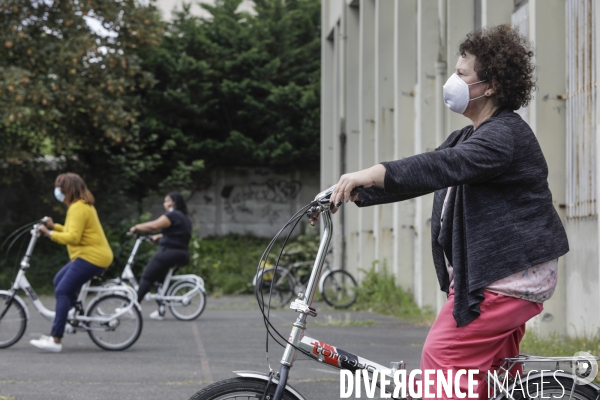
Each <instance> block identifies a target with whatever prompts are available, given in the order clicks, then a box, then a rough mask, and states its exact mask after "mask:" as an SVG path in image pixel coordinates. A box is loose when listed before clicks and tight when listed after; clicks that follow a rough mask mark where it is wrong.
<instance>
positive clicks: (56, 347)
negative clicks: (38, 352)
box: [29, 335, 62, 353]
mask: <svg viewBox="0 0 600 400" xmlns="http://www.w3.org/2000/svg"><path fill="white" fill-rule="evenodd" d="M29 343H31V344H32V345H34V346H35V347H37V348H38V349H42V350H46V351H49V352H52V353H60V351H61V350H62V343H55V342H54V338H53V337H52V336H45V335H42V337H41V338H39V339H38V340H35V339H34V340H30V341H29Z"/></svg>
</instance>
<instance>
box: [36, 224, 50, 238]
mask: <svg viewBox="0 0 600 400" xmlns="http://www.w3.org/2000/svg"><path fill="white" fill-rule="evenodd" d="M52 226H53V227H54V225H52ZM37 231H38V232H39V233H42V234H43V235H44V236H48V237H50V230H49V229H48V228H46V225H42V224H40V225H38V228H37Z"/></svg>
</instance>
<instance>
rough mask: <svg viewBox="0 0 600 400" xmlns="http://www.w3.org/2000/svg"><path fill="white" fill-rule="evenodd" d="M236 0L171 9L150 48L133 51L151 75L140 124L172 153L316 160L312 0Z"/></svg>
mask: <svg viewBox="0 0 600 400" xmlns="http://www.w3.org/2000/svg"><path fill="white" fill-rule="evenodd" d="M240 2H241V0H218V1H216V4H215V5H214V6H211V5H207V4H202V7H204V8H205V9H206V10H207V11H208V12H210V14H211V15H212V18H210V19H200V18H197V17H194V16H192V15H191V14H190V12H189V7H184V9H183V11H181V12H178V13H176V14H175V18H174V20H173V22H172V23H171V24H170V25H169V27H168V29H167V31H166V34H165V37H164V39H163V41H162V43H161V45H160V46H159V47H153V48H148V49H146V50H147V51H146V52H144V53H141V56H142V58H143V59H144V60H145V61H144V67H145V69H147V70H148V71H151V72H152V73H153V74H154V76H155V78H156V80H157V84H156V85H154V86H153V87H151V88H148V89H147V90H146V92H145V96H144V110H143V123H142V132H143V134H144V135H146V136H147V137H149V136H152V135H154V136H153V137H155V138H156V139H157V140H156V145H155V146H156V147H155V149H156V150H160V151H163V152H167V153H168V154H169V158H170V159H171V160H172V162H180V161H183V162H188V163H189V162H190V161H191V160H193V159H196V158H201V159H203V160H205V161H206V163H207V164H208V165H209V166H214V165H253V166H256V165H261V166H273V167H292V166H293V167H302V168H310V167H313V168H314V167H316V166H318V162H319V113H320V111H319V110H320V109H319V102H320V51H321V50H320V12H321V11H320V10H321V9H320V2H319V1H317V0H288V1H280V0H257V1H255V4H256V6H255V11H256V14H249V13H245V12H238V6H239V4H240Z"/></svg>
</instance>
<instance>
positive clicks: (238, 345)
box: [0, 296, 428, 400]
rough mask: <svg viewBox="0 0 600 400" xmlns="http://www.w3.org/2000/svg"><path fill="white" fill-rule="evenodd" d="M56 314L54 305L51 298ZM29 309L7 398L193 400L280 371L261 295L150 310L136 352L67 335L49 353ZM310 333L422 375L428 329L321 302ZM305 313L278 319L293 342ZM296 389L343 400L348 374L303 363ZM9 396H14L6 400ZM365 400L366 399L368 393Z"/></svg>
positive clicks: (323, 399) (1, 365)
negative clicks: (180, 310)
mask: <svg viewBox="0 0 600 400" xmlns="http://www.w3.org/2000/svg"><path fill="white" fill-rule="evenodd" d="M44 302H45V303H46V304H47V305H48V306H50V307H53V299H52V298H47V299H44ZM27 303H28V305H29V312H30V316H31V319H30V321H29V325H28V327H27V331H26V332H25V335H24V336H23V338H22V339H21V340H20V341H19V342H18V343H17V344H15V345H14V346H12V347H10V348H8V349H2V350H0V399H1V400H4V398H8V399H11V400H12V399H16V400H67V399H76V400H80V399H81V400H82V399H86V400H95V399H98V400H100V399H101V400H112V399H115V400H117V399H118V400H130V399H131V400H133V399H144V400H152V399H156V400H171V399H173V400H178V399H181V400H187V399H189V398H190V397H191V396H192V395H193V394H194V393H196V392H197V391H198V390H200V389H201V388H203V387H204V386H206V385H208V384H210V383H212V382H215V381H219V380H222V379H227V378H231V377H234V376H235V375H234V374H233V373H232V371H235V370H255V371H260V372H267V371H268V370H269V364H270V366H271V367H272V368H273V369H275V370H277V369H278V367H279V360H280V358H281V355H282V353H283V351H282V348H280V347H279V346H278V345H277V344H275V343H273V342H271V344H270V346H269V349H270V352H269V362H267V359H266V353H265V328H264V324H263V322H262V316H261V314H260V312H259V310H258V306H257V304H256V301H255V300H254V297H253V296H224V297H221V298H213V297H209V298H208V301H207V308H206V310H205V311H204V313H203V314H202V315H200V317H199V318H198V319H196V320H195V321H193V322H183V321H178V320H176V319H175V318H174V317H173V316H172V315H171V314H169V312H168V311H167V316H166V319H165V320H164V321H155V320H151V319H150V318H148V314H149V313H150V312H152V311H154V309H155V306H154V305H153V304H150V303H144V304H142V307H143V308H144V310H143V315H144V328H143V331H142V335H141V337H140V338H139V340H138V341H137V342H136V343H135V344H134V345H133V346H132V347H131V348H129V349H127V350H125V351H121V352H109V351H105V350H102V349H100V348H99V347H97V346H96V345H95V344H94V343H93V342H92V341H91V339H90V338H89V336H88V335H87V333H85V332H78V333H76V334H74V335H65V338H64V340H63V343H64V345H63V351H62V352H61V353H58V354H52V353H45V352H42V351H41V350H38V349H36V348H34V347H33V346H31V345H30V344H29V340H31V339H37V338H38V337H39V335H41V334H47V333H48V332H49V330H50V325H51V323H50V322H49V321H47V320H45V319H44V318H42V317H41V316H40V315H39V314H38V313H37V311H36V310H35V309H34V308H33V307H32V306H31V304H30V303H29V302H28V301H27ZM315 305H316V308H317V311H318V313H319V315H318V316H317V317H316V318H314V319H313V320H312V321H311V320H310V319H309V325H308V329H307V331H306V335H307V336H310V337H312V338H316V339H319V340H321V341H324V342H326V343H329V344H332V345H335V346H337V347H339V348H341V349H344V350H346V351H349V352H351V353H354V354H358V355H360V356H361V357H364V358H367V359H369V360H371V361H374V362H377V363H379V364H382V365H385V366H388V365H389V362H390V361H401V360H403V361H405V362H407V363H408V369H414V368H417V367H418V365H419V359H420V356H421V349H422V346H423V342H424V340H425V336H426V334H427V331H428V328H427V327H421V326H415V325H412V324H409V323H406V322H403V321H399V320H397V319H396V318H393V317H388V316H382V315H378V314H374V313H369V312H357V311H344V310H333V309H331V308H329V307H327V306H326V305H325V304H323V303H315ZM295 317H296V314H295V313H294V312H293V311H291V310H275V311H272V312H271V321H272V323H273V325H274V326H275V327H277V328H278V329H279V330H280V332H282V334H283V335H284V337H287V336H288V335H289V331H290V330H291V324H292V323H293V321H294V320H295ZM289 383H290V384H291V385H292V386H294V387H295V388H296V389H297V390H299V391H300V392H301V393H302V394H303V395H304V396H305V397H306V398H307V399H313V400H329V399H332V400H333V399H339V398H340V396H339V391H340V383H339V371H337V370H334V369H331V368H329V367H327V366H326V365H323V364H320V363H318V362H315V361H312V360H308V359H302V358H299V359H298V360H296V362H295V363H294V366H293V368H292V369H291V371H290V379H289ZM2 396H5V397H2ZM363 396H364V394H363Z"/></svg>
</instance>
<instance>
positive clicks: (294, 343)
mask: <svg viewBox="0 0 600 400" xmlns="http://www.w3.org/2000/svg"><path fill="white" fill-rule="evenodd" d="M321 218H322V221H323V223H324V225H325V226H324V230H323V233H322V236H321V242H320V245H319V250H318V252H317V256H316V259H315V262H314V265H313V270H312V272H311V275H310V279H309V281H308V284H307V288H306V293H299V294H298V297H297V299H295V300H294V301H293V302H292V303H291V305H290V308H291V309H292V310H295V311H296V312H298V313H300V316H298V318H297V319H296V321H295V322H294V324H293V328H292V331H291V333H290V336H289V340H288V342H289V343H288V344H287V346H286V347H285V350H284V353H283V357H282V358H281V361H280V368H279V374H278V375H277V376H275V377H272V376H267V375H264V374H261V373H257V372H251V371H234V373H236V374H237V375H240V376H242V377H252V378H259V379H263V380H265V381H268V382H272V383H273V384H275V385H277V389H276V391H275V394H274V396H273V400H280V399H281V398H282V396H283V393H284V391H285V390H286V389H287V390H288V391H290V392H291V393H293V394H294V395H296V396H297V397H298V398H299V399H303V398H304V397H303V396H302V395H301V394H300V393H298V391H297V390H295V389H294V388H292V387H291V386H289V385H287V379H288V373H289V370H290V368H291V367H292V366H293V363H294V360H295V357H296V352H297V350H296V348H299V349H302V350H304V351H306V352H308V353H310V354H312V355H314V356H316V357H317V358H318V361H320V362H321V363H324V364H327V365H329V366H331V367H334V368H337V369H340V370H342V369H343V370H349V371H351V372H355V371H357V370H367V371H368V372H371V373H373V372H375V371H377V373H378V374H380V375H385V376H387V377H388V378H390V381H391V382H392V385H390V386H391V389H393V388H394V386H393V377H394V374H395V372H396V371H397V370H399V369H406V364H405V363H404V362H403V361H398V362H392V363H390V368H387V367H385V366H383V365H380V364H378V363H375V362H373V361H371V360H368V359H366V358H363V357H360V356H358V355H355V354H353V353H350V352H347V351H344V350H342V349H339V348H337V347H336V346H334V345H331V344H328V343H325V342H322V341H320V340H318V339H313V338H310V337H308V336H304V331H305V330H306V320H307V317H308V316H312V317H315V316H316V315H317V312H316V310H315V309H314V308H313V307H312V303H313V299H314V296H315V293H316V291H317V286H318V282H319V278H320V276H321V272H322V270H323V263H324V260H325V256H326V254H327V249H328V248H329V244H330V242H331V237H332V232H333V224H332V221H331V214H330V212H329V210H328V206H325V207H324V209H321ZM595 359H596V360H600V357H595ZM540 362H556V363H557V369H558V363H561V362H563V363H570V364H571V366H573V364H575V365H577V363H579V362H580V361H579V360H577V359H574V358H573V357H535V356H517V357H515V358H507V359H504V364H503V365H502V366H501V367H500V368H499V369H498V371H500V374H501V376H504V374H509V376H510V371H511V370H512V368H513V367H514V366H516V365H518V364H521V365H524V364H527V363H540ZM557 376H563V377H567V378H570V379H573V374H569V373H565V372H562V373H560V372H559V373H557ZM539 377H540V376H539V374H532V375H531V376H527V378H526V379H522V380H521V382H522V383H523V384H524V385H525V384H526V382H527V380H530V379H535V378H539ZM486 380H487V381H488V384H489V385H493V384H495V385H497V387H499V388H500V393H499V394H497V395H496V396H495V397H493V399H500V398H503V397H504V398H507V399H511V400H513V397H512V396H511V393H512V388H513V387H514V386H515V385H517V384H520V382H512V383H511V385H510V386H509V387H506V386H503V385H502V382H501V381H500V380H499V379H498V378H497V377H496V376H493V377H492V379H491V380H490V379H489V376H486ZM576 382H577V380H576V379H573V388H574V386H575V384H576ZM589 384H590V385H592V387H593V388H594V389H595V390H597V393H599V394H600V387H599V386H597V385H596V384H594V383H593V382H592V383H589ZM495 387H496V386H495ZM388 391H389V390H388ZM571 394H572V392H571Z"/></svg>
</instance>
